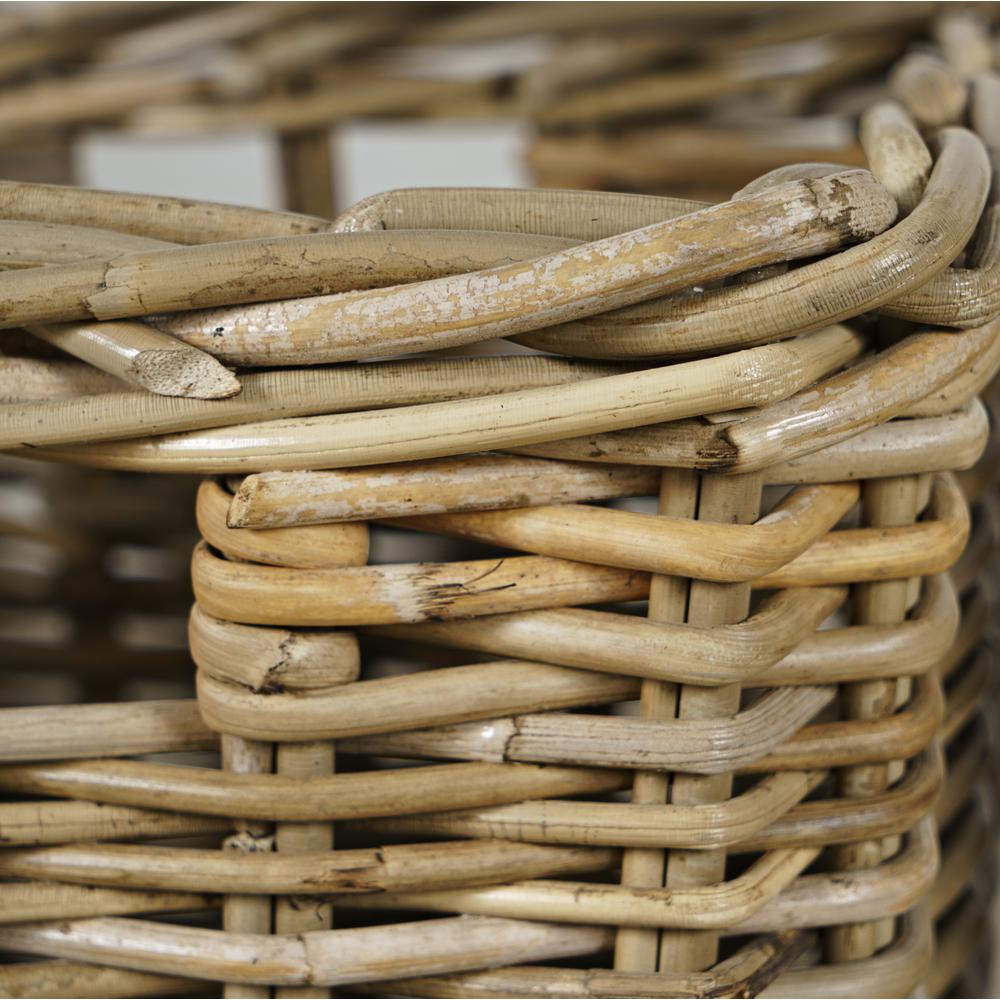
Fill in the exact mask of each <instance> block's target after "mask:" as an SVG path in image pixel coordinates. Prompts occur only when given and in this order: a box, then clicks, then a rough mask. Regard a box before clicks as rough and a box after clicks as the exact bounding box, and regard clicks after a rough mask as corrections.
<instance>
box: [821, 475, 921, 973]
mask: <svg viewBox="0 0 1000 1000" xmlns="http://www.w3.org/2000/svg"><path fill="white" fill-rule="evenodd" d="M917 485H918V477H916V476H900V477H898V478H894V479H873V480H870V481H869V482H867V483H866V484H865V486H864V490H863V496H862V504H863V518H864V523H865V524H866V525H867V526H869V527H874V528H892V527H898V526H902V525H906V524H911V523H912V522H913V520H914V518H915V517H916V514H917V498H918V489H917ZM907 586H908V581H907V580H905V579H904V580H885V581H882V582H879V583H863V584H858V586H857V588H856V590H855V594H854V601H855V619H856V621H857V622H858V624H862V625H895V624H897V623H898V622H901V621H903V619H904V618H905V617H906V605H907V600H906V595H907ZM896 689H897V681H896V679H895V678H892V679H885V680H873V681H863V682H861V683H859V684H850V685H847V686H846V687H845V688H844V691H843V710H844V714H845V715H846V716H847V718H851V719H878V718H882V717H885V716H888V715H891V714H892V713H893V711H894V710H895V707H896ZM889 780H890V774H889V765H888V764H869V765H864V766H861V767H853V768H847V769H845V770H844V771H843V772H841V774H840V775H839V786H840V793H841V795H843V796H845V797H847V798H867V797H870V796H872V795H878V794H880V793H882V792H884V791H885V789H886V788H887V787H888V785H889ZM882 856H883V844H882V842H881V841H880V840H868V841H862V842H860V843H857V844H848V845H846V846H844V847H840V848H837V849H836V850H835V851H834V852H833V857H834V859H835V862H836V864H837V866H838V867H839V868H842V869H846V870H848V871H851V870H856V869H864V868H874V867H875V866H876V865H878V864H880V863H881V862H882ZM885 932H886V928H885V927H881V928H880V927H879V924H878V923H875V922H867V923H859V924H850V925H847V926H844V927H835V928H832V929H831V930H830V931H829V932H828V934H827V937H826V950H827V954H828V956H829V958H830V959H831V960H832V961H840V962H843V961H850V960H854V959H862V958H867V957H869V956H870V955H873V954H875V952H876V950H877V949H878V948H879V946H880V944H881V943H882V940H881V939H882V938H883V937H884V935H885Z"/></svg>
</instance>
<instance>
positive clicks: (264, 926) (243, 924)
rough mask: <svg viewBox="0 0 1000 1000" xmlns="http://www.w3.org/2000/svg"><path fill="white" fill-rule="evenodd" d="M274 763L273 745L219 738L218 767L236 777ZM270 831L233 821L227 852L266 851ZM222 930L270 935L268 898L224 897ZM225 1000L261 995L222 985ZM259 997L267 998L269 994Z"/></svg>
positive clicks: (252, 988)
mask: <svg viewBox="0 0 1000 1000" xmlns="http://www.w3.org/2000/svg"><path fill="white" fill-rule="evenodd" d="M273 760H274V745H273V744H272V743H260V742H258V741H256V740H245V739H242V738H241V737H239V736H229V735H227V734H225V733H224V734H223V735H222V766H223V767H224V768H225V769H226V770H227V771H234V772H235V773H237V774H269V773H270V771H271V767H272V764H273ZM272 843H273V840H272V836H271V827H270V826H269V825H268V824H266V823H257V822H253V821H251V820H242V819H237V820H236V821H235V832H234V833H233V834H232V835H231V836H229V837H227V838H226V841H225V843H224V845H223V846H224V848H225V849H226V850H230V851H269V850H271V847H272ZM222 926H223V928H224V929H225V930H226V931H228V932H229V933H231V934H270V933H271V897H270V896H226V897H225V898H224V899H223V901H222ZM223 995H224V996H225V997H226V1000H253V998H254V997H260V996H261V995H262V990H261V987H259V986H247V985H246V984H244V983H226V985H225V987H224V991H223ZM263 995H269V992H268V993H266V994H263Z"/></svg>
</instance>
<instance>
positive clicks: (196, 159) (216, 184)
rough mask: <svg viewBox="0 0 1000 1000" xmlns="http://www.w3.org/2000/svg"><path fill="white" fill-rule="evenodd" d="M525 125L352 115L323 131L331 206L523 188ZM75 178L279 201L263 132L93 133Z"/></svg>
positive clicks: (272, 149)
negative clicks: (382, 197) (332, 179)
mask: <svg viewBox="0 0 1000 1000" xmlns="http://www.w3.org/2000/svg"><path fill="white" fill-rule="evenodd" d="M529 134H530V133H529V128H528V127H527V126H524V125H520V124H518V123H516V122H502V121H500V122H494V121H489V122H472V121H470V122H451V121H426V122H421V121H398V122H397V121H358V122H348V123H346V124H344V125H341V126H340V127H338V128H337V129H336V130H335V131H334V132H332V133H331V137H330V141H331V143H332V148H333V162H334V172H335V175H336V185H335V186H336V196H337V203H338V204H339V205H340V206H341V207H345V208H346V207H347V206H348V205H351V204H353V203H354V202H355V201H357V200H358V199H359V198H364V197H366V196H367V195H370V194H375V193H377V192H378V191H384V190H387V189H389V188H394V187H422V186H452V185H455V186H457V185H478V186H487V187H523V186H525V185H528V184H530V183H531V178H530V174H529V173H528V170H527V168H526V167H525V163H524V156H525V149H526V146H527V144H528V140H529ZM76 157H77V161H76V166H77V172H78V176H79V178H80V183H82V184H85V185H86V186H88V187H100V188H109V189H112V190H118V191H133V192H142V193H146V194H163V195H174V196H177V197H183V198H206V199H209V200H212V201H226V202H231V203H234V204H241V205H253V206H255V207H258V208H280V207H281V181H280V170H281V168H280V161H279V157H278V149H277V144H276V142H275V141H274V140H273V138H272V137H271V136H270V135H268V134H266V133H262V132H253V131H241V132H232V133H227V134H225V135H221V136H198V137H193V138H192V137H159V136H158V137H147V136H140V135H135V134H132V135H129V134H127V133H120V132H107V131H105V132H101V131H95V132H92V133H90V134H89V135H87V136H86V137H84V138H83V139H82V141H81V142H80V143H79V144H78V146H77V150H76Z"/></svg>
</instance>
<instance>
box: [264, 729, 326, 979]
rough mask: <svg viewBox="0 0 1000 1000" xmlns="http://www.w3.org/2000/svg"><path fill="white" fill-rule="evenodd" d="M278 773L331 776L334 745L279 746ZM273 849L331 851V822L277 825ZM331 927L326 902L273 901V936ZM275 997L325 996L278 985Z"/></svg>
mask: <svg viewBox="0 0 1000 1000" xmlns="http://www.w3.org/2000/svg"><path fill="white" fill-rule="evenodd" d="M277 763H278V766H277V771H278V774H284V775H287V776H289V777H295V778H309V777H313V776H316V775H322V774H332V773H333V765H334V745H333V743H327V742H324V743H279V744H278V761H277ZM275 847H276V848H277V849H278V852H279V853H281V854H303V853H307V852H309V851H332V850H333V824H332V823H279V824H278V827H277V831H276V834H275ZM331 927H333V907H332V906H331V905H330V904H329V903H323V902H320V901H318V900H311V899H307V898H305V897H297V896H282V897H280V898H279V899H276V900H275V901H274V932H275V934H301V933H303V932H305V931H323V930H330V928H331ZM274 995H275V996H276V997H328V996H330V990H329V989H328V988H327V987H325V986H281V987H276V988H275V991H274Z"/></svg>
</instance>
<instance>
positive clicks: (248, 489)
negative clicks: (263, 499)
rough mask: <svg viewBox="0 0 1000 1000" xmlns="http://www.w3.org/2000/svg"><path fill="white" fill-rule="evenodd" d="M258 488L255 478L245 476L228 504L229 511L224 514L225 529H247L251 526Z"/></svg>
mask: <svg viewBox="0 0 1000 1000" xmlns="http://www.w3.org/2000/svg"><path fill="white" fill-rule="evenodd" d="M258 490H259V486H258V483H257V477H256V476H247V478H246V479H244V480H243V482H242V483H240V486H239V489H237V491H236V493H235V494H234V495H233V499H232V500H231V501H230V502H229V511H228V513H227V514H226V527H228V528H248V527H254V525H253V523H252V522H253V507H254V503H255V501H256V499H257V493H258Z"/></svg>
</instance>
